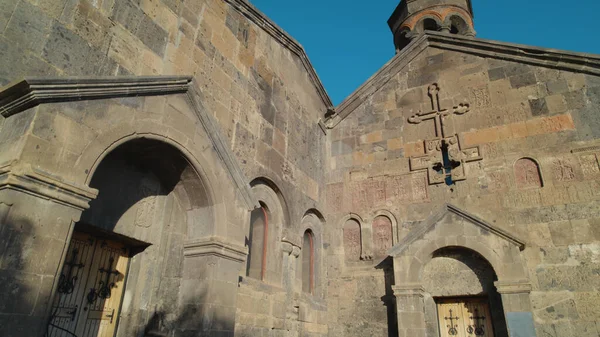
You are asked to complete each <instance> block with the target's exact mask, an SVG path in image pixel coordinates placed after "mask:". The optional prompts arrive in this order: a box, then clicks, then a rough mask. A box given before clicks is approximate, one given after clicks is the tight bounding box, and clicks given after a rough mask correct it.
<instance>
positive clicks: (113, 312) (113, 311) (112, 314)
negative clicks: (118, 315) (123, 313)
mask: <svg viewBox="0 0 600 337" xmlns="http://www.w3.org/2000/svg"><path fill="white" fill-rule="evenodd" d="M104 317H106V318H110V324H112V322H113V319H114V317H115V309H113V310H112V312H111V313H110V314H107V315H106V316H104Z"/></svg>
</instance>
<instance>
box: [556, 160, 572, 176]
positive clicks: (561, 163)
mask: <svg viewBox="0 0 600 337" xmlns="http://www.w3.org/2000/svg"><path fill="white" fill-rule="evenodd" d="M553 166H554V169H553V171H554V179H555V180H557V181H571V180H573V179H575V171H574V169H573V166H572V165H571V164H570V163H569V162H567V161H566V160H562V159H557V160H555V161H554V163H553Z"/></svg>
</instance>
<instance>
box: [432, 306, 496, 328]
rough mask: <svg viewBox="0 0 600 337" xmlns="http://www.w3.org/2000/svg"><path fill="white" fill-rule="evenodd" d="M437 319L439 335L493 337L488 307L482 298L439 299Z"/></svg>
mask: <svg viewBox="0 0 600 337" xmlns="http://www.w3.org/2000/svg"><path fill="white" fill-rule="evenodd" d="M438 319H439V325H440V336H441V337H494V331H493V328H492V316H491V315H490V307H489V304H488V302H487V300H486V299H483V298H464V299H452V300H440V301H438Z"/></svg>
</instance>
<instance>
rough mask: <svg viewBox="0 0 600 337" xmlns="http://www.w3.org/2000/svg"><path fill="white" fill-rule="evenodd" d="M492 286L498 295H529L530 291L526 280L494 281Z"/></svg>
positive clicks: (529, 284)
mask: <svg viewBox="0 0 600 337" xmlns="http://www.w3.org/2000/svg"><path fill="white" fill-rule="evenodd" d="M494 285H495V286H496V290H498V293H500V294H524V293H525V294H529V293H530V292H531V289H532V286H531V283H529V281H528V280H517V281H496V282H494Z"/></svg>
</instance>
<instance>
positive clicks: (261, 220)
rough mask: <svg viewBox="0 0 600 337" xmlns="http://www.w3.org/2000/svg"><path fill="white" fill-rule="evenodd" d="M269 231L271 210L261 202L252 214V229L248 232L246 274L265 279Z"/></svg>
mask: <svg viewBox="0 0 600 337" xmlns="http://www.w3.org/2000/svg"><path fill="white" fill-rule="evenodd" d="M268 233H269V210H268V209H267V207H266V206H265V205H264V204H262V203H261V207H260V208H257V209H255V210H253V211H252V214H251V215H250V231H249V233H248V242H247V245H248V248H249V249H248V260H247V262H246V276H248V277H252V278H255V279H257V280H261V281H262V280H264V278H265V269H266V266H267V242H268Z"/></svg>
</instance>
